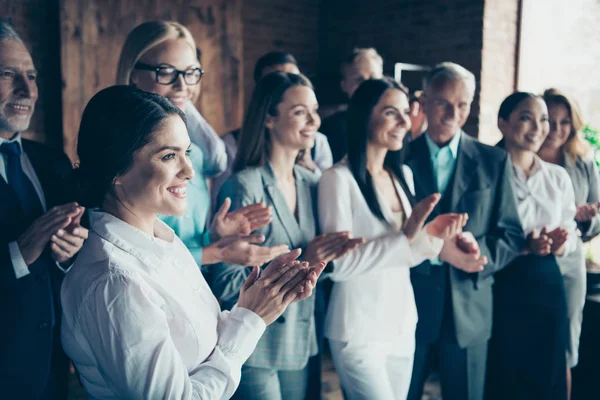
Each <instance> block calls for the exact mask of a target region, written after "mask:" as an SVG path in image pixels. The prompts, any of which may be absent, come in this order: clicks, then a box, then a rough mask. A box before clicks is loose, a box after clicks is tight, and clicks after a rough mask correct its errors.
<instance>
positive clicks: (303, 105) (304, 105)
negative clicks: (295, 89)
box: [289, 103, 308, 110]
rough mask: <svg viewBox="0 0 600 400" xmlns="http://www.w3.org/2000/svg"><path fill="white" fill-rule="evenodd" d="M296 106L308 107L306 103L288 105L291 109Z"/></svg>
mask: <svg viewBox="0 0 600 400" xmlns="http://www.w3.org/2000/svg"><path fill="white" fill-rule="evenodd" d="M296 107H304V108H306V109H308V106H307V105H306V104H300V103H298V104H294V105H292V106H290V108H289V109H290V110H291V109H292V108H296Z"/></svg>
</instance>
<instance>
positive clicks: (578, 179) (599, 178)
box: [563, 156, 600, 242]
mask: <svg viewBox="0 0 600 400" xmlns="http://www.w3.org/2000/svg"><path fill="white" fill-rule="evenodd" d="M563 167H564V168H565V169H566V170H567V172H568V173H569V176H570V177H571V182H573V189H574V190H575V204H576V205H578V206H580V205H583V204H587V203H597V202H598V201H600V192H599V191H600V175H599V173H598V167H597V166H596V162H595V161H594V159H592V158H581V157H578V158H576V159H573V158H571V157H569V156H565V163H564V165H563ZM577 227H578V228H579V230H580V231H581V239H582V240H583V241H584V242H587V241H588V240H592V239H593V238H594V237H596V236H598V234H600V214H596V217H594V219H592V220H591V221H590V222H586V223H579V224H577Z"/></svg>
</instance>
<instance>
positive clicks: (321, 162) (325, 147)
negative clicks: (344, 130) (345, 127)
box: [313, 132, 333, 172]
mask: <svg viewBox="0 0 600 400" xmlns="http://www.w3.org/2000/svg"><path fill="white" fill-rule="evenodd" d="M313 161H314V162H315V164H317V167H319V169H320V170H321V172H324V171H326V170H328V169H329V168H331V166H332V165H333V155H332V154H331V147H330V146H329V141H328V140H327V136H325V135H324V134H322V133H321V132H317V135H316V136H315V159H314V160H313Z"/></svg>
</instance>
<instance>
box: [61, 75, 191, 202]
mask: <svg viewBox="0 0 600 400" xmlns="http://www.w3.org/2000/svg"><path fill="white" fill-rule="evenodd" d="M173 115H178V116H179V117H181V119H182V120H183V121H184V122H185V116H184V114H183V112H181V110H179V108H177V107H175V106H174V105H173V104H171V102H170V101H169V100H168V99H166V98H165V97H162V96H160V95H157V94H154V93H148V92H143V91H141V90H139V89H135V88H134V87H132V86H112V87H109V88H106V89H104V90H101V91H100V92H98V93H97V94H96V95H95V96H94V97H92V99H91V100H90V102H89V103H88V104H87V106H86V107H85V110H84V111H83V116H82V118H81V125H80V127H79V136H78V138H77V153H78V156H79V162H78V163H77V164H76V166H77V168H76V169H75V170H74V171H73V178H72V183H73V186H74V188H75V192H76V199H77V201H78V202H79V204H81V205H82V206H84V207H90V208H97V207H101V206H102V203H103V202H104V199H105V198H106V196H107V195H108V194H114V185H113V183H114V180H115V178H117V177H119V176H121V175H123V174H124V173H126V172H127V171H128V170H129V169H130V168H131V166H132V165H133V162H134V161H135V156H136V154H137V152H138V151H139V150H140V149H141V148H142V147H144V146H145V145H146V144H148V143H149V142H151V141H152V137H153V134H154V132H155V131H156V130H157V129H158V128H159V127H160V126H161V124H162V123H163V122H164V120H165V119H166V118H168V117H170V116H173Z"/></svg>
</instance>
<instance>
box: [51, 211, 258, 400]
mask: <svg viewBox="0 0 600 400" xmlns="http://www.w3.org/2000/svg"><path fill="white" fill-rule="evenodd" d="M156 223H157V231H158V229H160V230H162V231H166V232H168V233H169V235H168V236H170V237H171V238H172V240H162V239H160V238H157V237H154V236H152V235H148V234H146V233H144V232H142V231H140V230H138V229H136V228H134V227H133V226H131V225H129V224H127V223H125V222H124V221H121V220H120V219H118V218H116V217H114V216H112V215H110V214H107V213H103V212H92V213H91V230H90V237H89V239H88V240H87V241H86V243H85V244H84V247H83V248H82V250H81V252H80V254H79V256H78V258H77V261H76V263H75V265H74V267H73V269H72V270H71V271H70V272H69V274H67V276H66V278H65V281H64V282H63V286H62V292H61V299H62V304H63V323H62V342H63V347H64V349H65V351H66V353H67V354H68V355H69V357H70V358H71V359H72V360H73V362H74V363H75V365H76V367H77V369H78V371H79V373H80V376H81V381H82V383H83V385H84V387H85V389H86V390H87V392H88V395H89V396H90V398H92V399H112V398H140V399H141V398H147V399H155V398H169V399H170V398H177V399H200V398H202V399H221V398H229V397H230V396H232V395H233V393H234V391H235V389H236V387H237V385H238V384H239V379H240V370H241V366H242V364H243V363H244V362H245V361H246V359H247V358H248V357H249V356H250V354H251V353H252V351H253V350H254V348H255V346H256V343H257V342H258V339H259V338H260V337H261V335H262V334H263V332H264V329H265V324H264V322H263V320H262V319H261V318H260V317H259V316H258V315H256V314H255V313H253V312H251V311H249V310H247V309H244V308H241V307H237V306H236V307H234V309H233V310H232V311H231V312H222V311H221V310H220V307H219V304H218V302H217V300H216V299H215V297H214V296H213V294H212V292H211V290H210V288H209V287H208V285H207V283H206V281H205V280H204V278H203V277H202V274H201V273H200V270H199V269H198V267H197V266H196V263H195V261H194V259H193V257H192V255H191V254H190V253H189V251H188V250H187V249H186V247H185V245H184V244H183V243H182V242H181V240H179V238H177V236H175V235H174V234H173V232H172V230H170V228H168V227H167V226H166V225H165V224H164V223H163V222H161V221H158V220H157V222H156Z"/></svg>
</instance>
